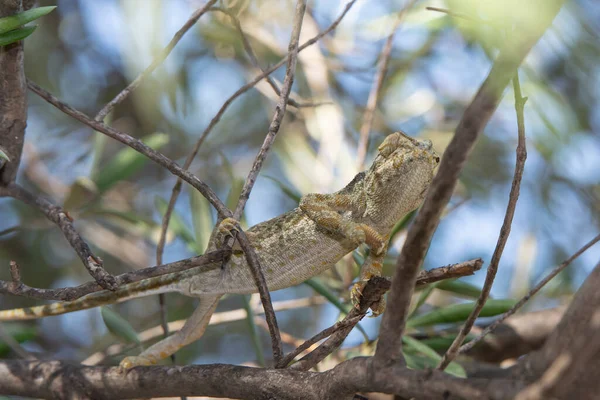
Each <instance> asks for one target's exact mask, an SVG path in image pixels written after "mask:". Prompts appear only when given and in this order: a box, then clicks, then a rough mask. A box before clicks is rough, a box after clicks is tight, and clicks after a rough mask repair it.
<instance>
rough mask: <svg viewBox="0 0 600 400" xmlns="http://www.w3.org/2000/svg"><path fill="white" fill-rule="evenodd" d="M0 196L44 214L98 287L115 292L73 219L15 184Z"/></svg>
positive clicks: (111, 282) (100, 261)
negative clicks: (54, 225)
mask: <svg viewBox="0 0 600 400" xmlns="http://www.w3.org/2000/svg"><path fill="white" fill-rule="evenodd" d="M1 196H8V197H12V198H14V199H17V200H20V201H22V202H23V203H25V204H28V205H30V206H34V207H37V208H38V209H39V210H40V211H41V212H43V213H44V215H45V216H46V218H48V219H49V220H50V221H52V222H54V223H55V224H56V226H58V227H59V228H60V230H61V231H62V233H63V235H64V236H65V238H66V239H67V241H68V242H69V244H70V245H71V247H72V248H73V250H75V253H77V255H78V256H79V258H80V259H81V261H82V262H83V265H84V266H85V268H86V269H87V270H88V272H89V273H90V275H91V276H92V278H94V279H95V280H96V282H98V284H99V285H100V286H102V287H103V288H104V289H108V290H115V289H116V288H117V287H118V286H117V285H116V281H115V278H114V277H113V276H112V275H111V274H109V273H108V272H106V270H105V269H104V267H103V266H102V264H103V263H102V260H101V259H100V257H97V256H95V255H94V254H93V253H92V250H91V249H90V247H89V246H88V244H87V243H86V242H85V241H84V240H83V238H82V237H81V235H79V233H78V232H77V230H75V227H74V226H73V219H72V218H71V217H70V216H69V215H68V214H67V213H66V211H65V210H63V209H62V207H58V206H55V205H54V204H52V203H50V202H49V201H48V200H46V199H44V198H42V197H38V196H35V195H34V194H32V193H30V192H28V191H27V190H25V189H24V188H23V187H21V186H19V185H17V184H16V183H10V184H8V185H7V186H5V187H0V197H1Z"/></svg>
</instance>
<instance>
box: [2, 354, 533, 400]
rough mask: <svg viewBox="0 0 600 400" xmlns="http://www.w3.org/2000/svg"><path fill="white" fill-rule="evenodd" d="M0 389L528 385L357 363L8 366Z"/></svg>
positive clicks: (87, 394)
mask: <svg viewBox="0 0 600 400" xmlns="http://www.w3.org/2000/svg"><path fill="white" fill-rule="evenodd" d="M224 377H227V378H226V381H224ZM157 382H160V385H157V384H156V383H157ZM224 382H225V383H226V384H224ZM0 387H2V388H3V393H5V394H7V395H18V396H28V397H36V398H40V397H42V398H57V399H58V398H60V399H73V398H78V399H81V398H93V399H128V398H146V397H148V398H149V397H152V398H155V397H165V396H210V397H227V398H256V399H281V400H288V399H290V400H291V399H298V398H302V399H306V400H319V399H324V398H327V399H345V398H349V396H350V397H351V396H352V395H353V394H354V393H356V392H358V391H361V392H362V391H364V392H382V393H396V394H400V395H402V396H403V397H406V398H411V397H418V398H428V399H433V398H435V399H442V398H443V399H448V400H456V399H484V400H485V399H492V398H493V399H509V398H512V396H513V395H514V394H515V393H516V391H518V390H520V389H522V387H523V385H519V384H518V383H516V384H515V383H514V382H510V381H505V380H500V379H498V380H486V379H459V378H454V377H451V376H449V375H447V374H444V373H442V372H439V371H428V370H424V371H417V370H411V369H406V368H402V367H398V366H392V367H390V368H387V369H380V370H377V369H375V366H374V364H373V362H372V359H371V358H355V359H353V360H350V361H346V362H344V363H342V364H340V365H338V366H336V367H335V368H333V369H332V370H329V371H326V372H323V373H318V372H305V371H298V370H293V369H263V368H250V367H241V366H233V365H224V364H209V365H191V366H154V367H137V368H134V369H133V370H131V371H129V372H128V373H126V374H124V373H121V372H120V370H119V369H118V368H116V367H90V366H78V365H70V364H67V363H63V362H60V361H3V362H0Z"/></svg>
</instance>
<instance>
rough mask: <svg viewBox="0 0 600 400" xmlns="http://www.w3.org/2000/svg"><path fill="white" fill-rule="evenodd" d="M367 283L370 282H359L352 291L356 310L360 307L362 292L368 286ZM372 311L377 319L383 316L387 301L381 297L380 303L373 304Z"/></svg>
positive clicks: (351, 297) (351, 295)
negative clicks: (380, 315)
mask: <svg viewBox="0 0 600 400" xmlns="http://www.w3.org/2000/svg"><path fill="white" fill-rule="evenodd" d="M367 282H368V281H359V282H357V283H355V284H354V285H353V286H352V289H351V290H350V300H351V301H352V304H353V305H354V308H356V309H358V308H359V307H360V300H361V298H362V291H363V289H364V288H365V286H366V285H367ZM371 311H373V315H372V317H377V316H378V315H379V314H382V313H383V312H384V311H385V299H384V298H383V297H381V298H380V299H379V301H377V302H375V303H373V304H371Z"/></svg>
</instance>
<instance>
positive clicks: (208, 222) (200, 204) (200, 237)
mask: <svg viewBox="0 0 600 400" xmlns="http://www.w3.org/2000/svg"><path fill="white" fill-rule="evenodd" d="M190 211H191V214H192V225H193V226H194V235H195V236H196V245H197V248H198V249H201V250H204V249H206V247H207V246H208V241H209V239H210V235H211V233H212V230H213V227H214V226H215V222H214V220H213V215H212V212H211V205H210V203H209V202H208V200H206V198H205V197H204V196H202V194H201V193H200V192H199V191H197V190H192V191H191V193H190Z"/></svg>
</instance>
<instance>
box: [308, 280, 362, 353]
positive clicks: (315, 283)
mask: <svg viewBox="0 0 600 400" xmlns="http://www.w3.org/2000/svg"><path fill="white" fill-rule="evenodd" d="M304 283H305V284H306V285H308V286H310V287H311V288H312V289H313V290H314V291H315V292H317V293H319V294H320V295H321V296H323V297H325V298H326V299H327V300H329V302H330V303H331V304H333V305H334V306H336V307H337V309H338V310H340V312H341V313H342V314H344V315H346V314H348V313H349V312H350V309H351V306H350V305H348V304H344V303H342V302H341V301H340V299H339V298H338V296H337V295H336V294H335V293H333V292H332V291H331V290H330V289H329V288H328V287H327V286H325V285H324V284H323V282H321V280H320V279H319V278H310V279H309V280H307V281H305V282H304ZM356 328H357V329H358V330H359V331H360V333H362V334H363V336H364V337H365V341H367V342H368V341H369V340H370V339H369V335H367V332H366V331H365V330H364V329H363V327H362V326H360V324H356Z"/></svg>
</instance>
